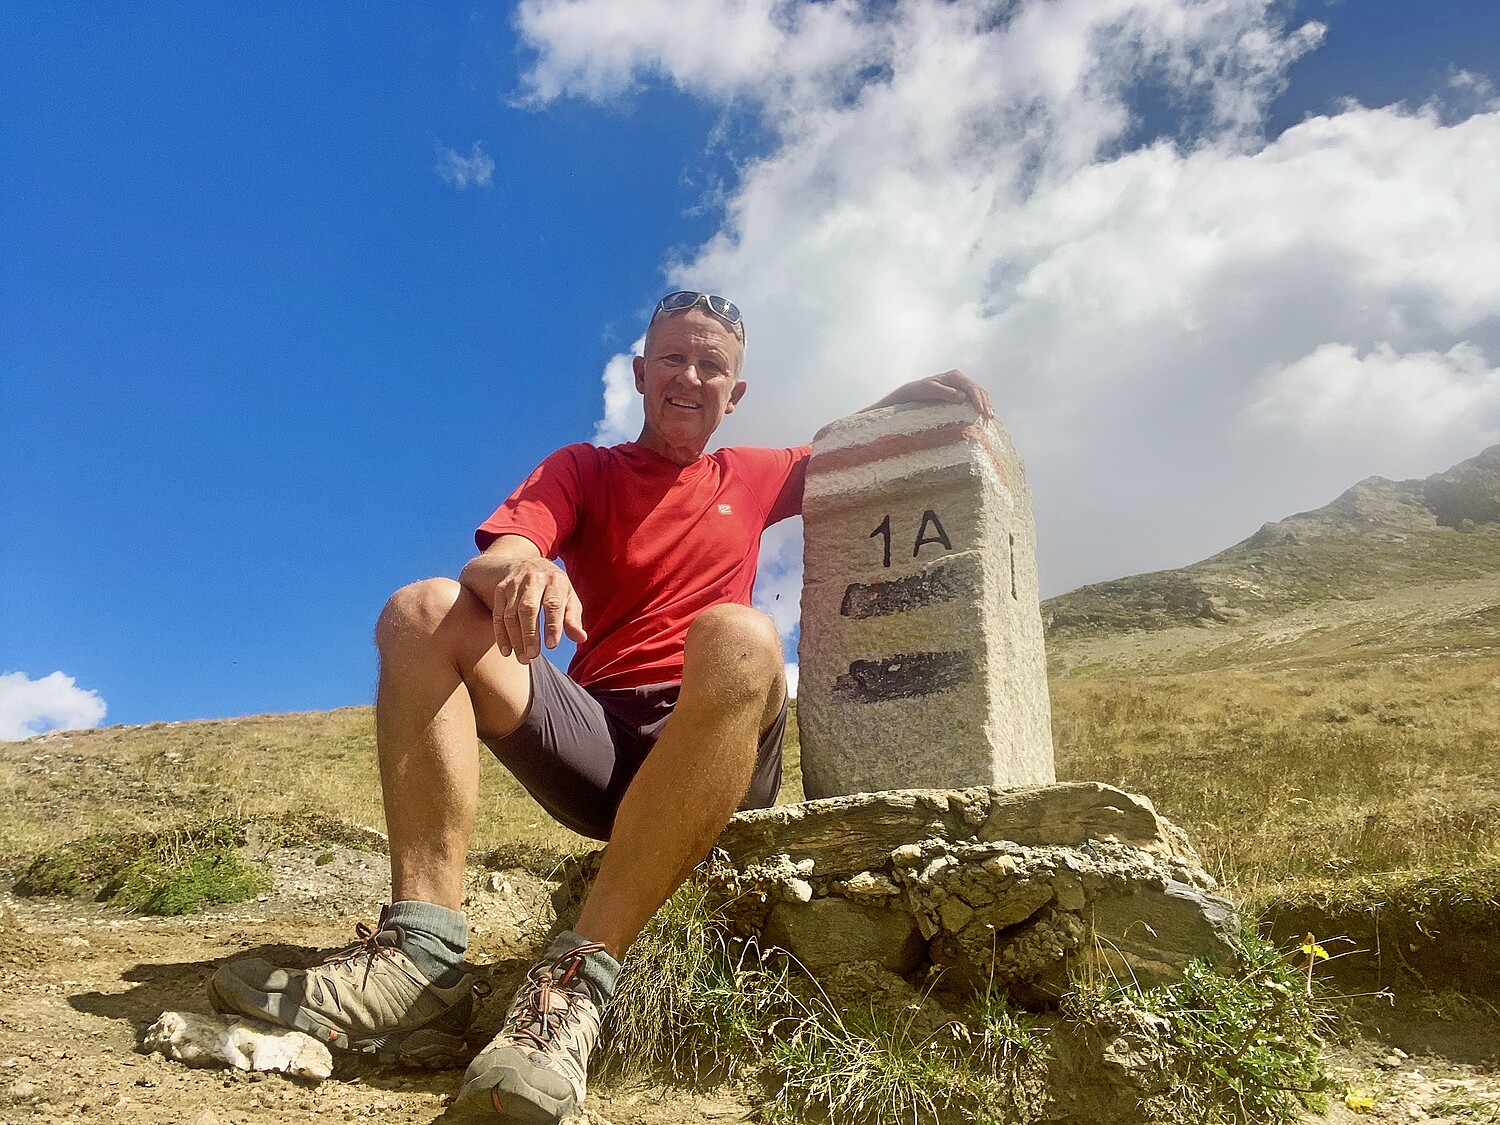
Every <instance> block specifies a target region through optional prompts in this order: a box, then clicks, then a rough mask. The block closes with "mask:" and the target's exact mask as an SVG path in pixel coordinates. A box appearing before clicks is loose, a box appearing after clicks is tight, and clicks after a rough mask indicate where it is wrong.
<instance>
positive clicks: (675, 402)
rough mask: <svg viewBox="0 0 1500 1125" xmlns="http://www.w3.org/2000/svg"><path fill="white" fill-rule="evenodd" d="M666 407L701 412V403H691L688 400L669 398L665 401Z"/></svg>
mask: <svg viewBox="0 0 1500 1125" xmlns="http://www.w3.org/2000/svg"><path fill="white" fill-rule="evenodd" d="M667 405H668V406H676V407H680V408H681V409H683V410H701V409H703V404H702V403H699V402H693V401H691V400H689V399H685V398H669V399H667Z"/></svg>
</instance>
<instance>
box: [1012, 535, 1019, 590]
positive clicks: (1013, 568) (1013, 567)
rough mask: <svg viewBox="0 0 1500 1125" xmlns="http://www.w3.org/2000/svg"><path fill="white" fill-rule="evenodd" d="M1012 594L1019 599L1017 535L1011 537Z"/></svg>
mask: <svg viewBox="0 0 1500 1125" xmlns="http://www.w3.org/2000/svg"><path fill="white" fill-rule="evenodd" d="M1010 596H1011V597H1012V598H1017V599H1019V598H1020V596H1021V595H1019V594H1017V593H1016V537H1015V536H1014V535H1012V536H1011V537H1010Z"/></svg>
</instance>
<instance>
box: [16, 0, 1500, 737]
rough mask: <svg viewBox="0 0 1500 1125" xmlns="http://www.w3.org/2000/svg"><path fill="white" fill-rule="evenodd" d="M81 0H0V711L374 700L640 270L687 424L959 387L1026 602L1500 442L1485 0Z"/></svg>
mask: <svg viewBox="0 0 1500 1125" xmlns="http://www.w3.org/2000/svg"><path fill="white" fill-rule="evenodd" d="M121 7H123V6H117V5H102V4H96V5H82V4H80V5H55V4H42V3H28V2H24V0H23V2H19V3H12V4H8V5H6V6H5V10H4V13H3V14H0V96H3V104H4V105H5V107H6V113H5V119H6V125H5V127H4V133H3V137H0V152H3V167H0V176H3V179H0V233H3V245H4V246H5V247H6V252H5V254H4V255H3V258H0V420H3V422H4V425H5V438H4V441H3V442H0V737H4V730H6V729H8V730H9V731H11V733H17V732H18V731H19V732H20V733H24V732H25V731H27V730H37V729H44V728H45V727H47V726H49V725H53V724H57V723H60V724H63V725H72V724H76V723H80V722H93V721H103V722H110V723H113V722H123V723H138V722H146V721H154V720H174V719H188V718H200V717H213V716H223V715H236V714H248V713H257V712H266V711H292V710H308V709H320V708H328V707H336V706H342V705H348V704H355V703H362V702H367V701H368V700H369V699H370V696H371V691H372V685H373V679H374V654H373V650H372V647H371V644H370V641H369V633H370V628H371V625H372V623H373V620H374V617H375V615H376V613H377V612H378V611H379V608H380V606H381V604H382V602H383V600H384V598H385V597H386V595H387V594H388V593H389V592H390V591H391V590H392V589H394V588H396V587H398V586H400V585H401V584H403V583H405V582H408V581H411V580H413V579H416V578H420V577H425V576H427V575H431V574H455V573H456V572H457V570H458V568H459V567H460V566H461V565H462V564H463V562H464V561H465V559H466V558H467V557H468V554H469V552H470V550H471V546H472V541H471V538H470V537H471V534H472V529H473V527H474V525H475V524H476V523H477V522H479V521H480V520H481V519H482V518H483V517H484V516H485V515H487V514H488V512H489V511H490V510H491V508H493V506H494V505H495V504H496V503H497V502H498V501H499V500H500V499H501V498H503V497H504V495H505V494H506V493H507V492H508V491H509V489H510V488H511V487H512V486H513V485H514V483H515V482H516V481H518V480H519V479H520V478H521V477H522V476H523V475H524V474H525V473H526V472H527V471H528V470H529V469H530V468H531V466H532V465H533V464H535V462H536V461H537V460H539V459H540V458H541V457H542V456H544V455H545V454H546V453H547V452H549V451H550V450H552V449H554V448H556V447H557V446H558V445H560V444H563V443H566V442H569V441H579V440H588V439H590V438H591V437H594V436H596V435H597V436H598V437H599V438H600V439H601V440H618V439H620V438H621V437H622V436H627V437H628V436H634V434H633V430H632V427H633V425H634V420H633V416H632V415H631V413H630V410H629V409H628V407H627V406H622V405H621V403H622V402H623V401H624V400H623V399H622V398H621V397H620V396H619V395H618V394H617V396H616V397H615V398H614V399H613V400H612V401H607V400H606V398H605V391H606V387H607V386H610V385H613V386H615V387H616V390H617V391H618V390H619V389H620V388H619V373H620V371H621V370H622V367H621V364H622V362H623V361H622V360H621V358H620V357H621V356H622V355H624V354H625V353H627V352H628V351H629V349H630V347H631V344H632V342H633V341H634V340H635V339H636V337H637V336H638V335H639V333H640V331H641V328H642V327H643V323H644V317H645V314H646V313H647V312H649V309H650V306H651V305H652V303H653V302H654V300H655V299H656V297H657V296H659V295H660V293H661V292H664V291H665V290H666V288H668V287H669V286H675V285H677V284H679V283H691V284H693V285H702V286H705V287H715V288H722V289H724V290H725V291H728V292H730V295H731V296H734V297H735V298H736V299H737V300H740V301H741V303H742V304H743V305H744V306H745V308H746V314H747V318H748V324H749V330H750V340H751V352H750V360H749V366H748V368H747V376H748V377H749V378H750V381H751V388H752V389H751V395H750V396H749V397H748V398H747V400H746V407H745V409H744V410H742V411H741V412H740V413H739V414H737V415H736V417H735V419H734V420H732V423H731V424H732V425H735V426H738V427H739V429H737V430H732V431H728V432H726V433H725V439H726V440H727V441H731V442H732V441H755V442H765V443H783V444H789V443H793V442H796V441H801V440H806V438H807V437H809V436H810V433H811V431H812V430H813V429H814V428H816V426H817V425H819V424H821V423H822V422H823V421H826V420H827V419H828V418H830V417H832V416H834V415H836V414H839V413H847V412H848V411H852V410H854V409H857V408H859V407H861V406H863V405H865V404H867V403H868V402H869V401H872V400H873V399H875V398H878V397H879V396H880V395H881V394H883V393H884V392H885V391H886V390H888V389H889V388H890V386H892V385H894V384H895V383H897V382H900V381H902V380H903V379H905V378H910V377H915V376H917V375H921V374H927V373H929V371H930V370H940V369H943V368H945V367H949V366H955V365H959V366H964V367H965V368H966V369H968V370H970V371H972V372H973V373H974V374H976V376H978V377H980V378H981V379H983V380H984V381H985V382H986V383H987V384H988V385H990V386H991V389H992V391H994V393H995V394H996V397H997V401H998V403H999V405H1000V409H1001V414H1002V419H1003V420H1004V421H1005V422H1006V424H1007V426H1008V427H1009V428H1010V429H1011V430H1012V433H1013V434H1014V435H1015V437H1016V440H1017V443H1018V445H1019V446H1020V449H1021V452H1022V454H1023V456H1025V457H1026V458H1027V461H1028V465H1029V466H1030V472H1031V483H1032V487H1033V490H1034V492H1035V494H1036V498H1037V513H1038V522H1039V535H1040V536H1041V561H1042V573H1043V583H1044V587H1045V591H1044V592H1045V593H1048V594H1053V593H1059V592H1061V591H1062V590H1064V589H1068V588H1071V587H1072V586H1074V585H1077V584H1079V583H1080V582H1084V581H1090V580H1096V579H1102V578H1108V577H1112V576H1116V575H1119V574H1125V573H1133V572H1136V571H1139V570H1144V569H1150V568H1152V567H1158V566H1174V565H1181V564H1184V563H1187V562H1190V561H1193V560H1194V559H1196V558H1199V557H1202V556H1203V555H1206V554H1208V553H1211V552H1212V551H1213V550H1216V549H1218V548H1220V547H1223V546H1225V545H1227V544H1228V543H1230V542H1233V541H1235V540H1236V539H1238V538H1242V537H1243V536H1245V535H1248V534H1250V533H1251V532H1253V531H1254V530H1255V528H1256V526H1258V524H1259V523H1260V522H1262V521H1263V520H1266V519H1273V518H1278V517H1279V516H1282V515H1285V514H1288V513H1289V512H1290V511H1293V510H1297V508H1299V507H1303V508H1305V507H1311V506H1316V505H1318V504H1321V503H1324V502H1326V501H1327V500H1328V499H1331V498H1332V496H1333V495H1334V494H1336V493H1337V492H1338V491H1340V490H1341V489H1342V488H1343V487H1345V486H1347V485H1348V484H1350V483H1352V482H1353V481H1354V480H1356V479H1359V478H1360V477H1363V476H1366V475H1370V474H1375V473H1380V474H1383V475H1388V476H1402V475H1417V474H1425V473H1428V472H1432V471H1436V470H1438V469H1441V468H1444V467H1446V466H1447V465H1449V464H1451V463H1453V462H1454V461H1457V460H1460V459H1462V458H1464V457H1467V456H1472V455H1473V454H1474V453H1477V452H1478V451H1479V449H1480V448H1482V447H1483V445H1485V444H1488V443H1491V442H1493V441H1496V440H1500V372H1497V365H1500V327H1497V326H1500V297H1497V288H1500V283H1497V281H1496V279H1495V278H1494V277H1493V276H1492V274H1493V273H1494V270H1495V269H1496V267H1495V266H1493V265H1486V264H1485V263H1486V262H1493V261H1495V260H1500V256H1497V255H1496V253H1495V252H1496V250H1497V249H1500V246H1497V238H1500V236H1497V233H1496V230H1495V219H1494V215H1495V214H1500V207H1490V208H1487V207H1486V206H1485V204H1487V203H1489V202H1492V201H1494V196H1493V190H1494V189H1492V188H1489V187H1488V186H1485V183H1484V182H1485V181H1493V180H1497V179H1500V177H1497V176H1493V175H1492V174H1491V173H1493V172H1494V171H1495V168H1496V164H1495V160H1496V151H1497V149H1500V140H1497V137H1500V124H1497V122H1500V113H1497V109H1496V102H1495V94H1494V90H1493V88H1492V87H1491V86H1490V85H1489V81H1490V80H1491V79H1496V80H1500V5H1497V4H1494V3H1491V2H1483V3H1481V2H1478V0H1474V2H1467V3H1465V2H1457V0H1434V2H1432V3H1427V4H1424V5H1420V6H1416V5H1410V4H1403V3H1353V2H1350V3H1344V4H1332V5H1330V4H1324V3H1309V4H1303V5H1301V6H1299V7H1297V8H1275V7H1271V8H1268V7H1267V6H1266V5H1264V4H1262V3H1252V2H1249V0H1243V2H1242V0H1222V2H1220V3H1218V4H1215V5H1206V4H1199V3H1188V2H1186V0H1140V2H1139V3H1135V4H1132V3H1129V2H1127V0H1118V2H1113V0H1112V3H1111V4H1109V5H1095V8H1099V9H1102V8H1114V9H1117V10H1118V18H1117V19H1115V20H1113V21H1112V22H1110V23H1108V24H1107V25H1101V28H1100V29H1096V33H1095V34H1092V35H1090V36H1088V37H1085V38H1082V39H1073V40H1069V39H1068V38H1067V36H1068V35H1070V34H1072V32H1070V31H1069V30H1068V28H1067V27H1066V26H1065V25H1064V24H1063V23H1061V22H1056V21H1059V20H1060V17H1061V15H1063V14H1066V12H1067V10H1068V9H1069V8H1070V7H1072V8H1074V9H1077V10H1083V8H1080V7H1079V5H1078V4H1077V3H1073V4H1071V5H1070V4H1069V3H1060V4H1052V5H1049V4H1041V3H1029V4H1017V5H1011V6H1007V5H998V4H986V3H982V2H980V0H971V2H969V3H963V4H957V5H941V4H936V3H932V2H928V0H908V2H898V3H894V4H883V5H878V6H875V7H874V8H869V9H861V8H860V7H859V6H858V5H855V4H819V5H791V4H785V3H776V2H774V0H745V2H742V3H733V4H729V3H725V4H714V3H708V4H702V5H697V6H693V7H691V8H690V9H681V8H680V7H675V6H671V5H664V4H658V3H655V2H652V3H644V2H643V3H641V4H639V5H638V6H636V5H613V6H609V5H604V4H603V0H567V2H561V0H559V2H550V0H529V2H528V3H525V4H523V5H521V6H519V7H511V6H508V5H486V6H474V7H459V6H450V7H444V8H442V9H441V10H439V11H432V10H425V9H419V8H416V7H415V6H413V7H411V8H389V7H374V8H372V7H370V6H367V5H336V4H320V5H313V6H306V5H273V4H266V5H257V6H255V7H253V8H235V7H228V8H225V7H214V8H211V9H205V8H204V7H203V6H201V5H189V4H181V5H164V4H140V5H131V6H129V7H130V9H131V10H130V11H129V12H128V13H122V12H121V11H120V8H121ZM1083 7H1085V8H1086V6H1083ZM1209 9H1214V10H1216V11H1219V15H1216V16H1214V17H1213V18H1211V19H1210V18H1208V17H1207V16H1206V15H1205V13H1206V12H1208V10H1209ZM1007 13H1008V14H1007ZM627 15H628V16H629V17H630V18H629V21H628V22H627V23H626V24H625V25H623V26H617V24H616V22H614V21H618V20H619V19H621V18H624V17H625V16H627ZM1001 15H1004V17H1005V18H1004V19H1003V20H1001V19H1000V18H999V16H1001ZM966 20H967V22H965V21H966ZM1001 23H1003V24H1004V26H1003V27H998V28H997V26H996V25H997V24H1001ZM945 36H946V37H948V41H947V42H945V41H944V38H943V37H945ZM971 48H972V49H973V53H974V55H975V57H974V58H973V59H971V60H969V62H968V63H967V64H966V63H965V59H966V57H967V55H966V52H967V51H969V50H970V49H971ZM934 53H936V54H934ZM934 57H942V58H947V59H949V60H951V66H948V67H935V66H934V65H933V63H932V59H933V58H934ZM1078 57H1083V59H1084V61H1083V62H1081V63H1080V62H1075V61H1072V60H1074V59H1076V58H1078ZM1018 59H1024V60H1026V61H1025V62H1018V61H1014V60H1018ZM1036 60H1041V61H1036ZM965 65H972V66H973V67H975V68H976V69H975V70H974V74H975V75H979V76H982V78H983V81H975V80H973V79H972V78H970V79H966V78H965V77H964V73H963V68H964V66H965ZM1026 67H1035V68H1036V73H1034V74H1027V73H1022V72H1024V71H1025V69H1026ZM1013 73H1014V78H1012V77H1011V75H1012V74H1013ZM991 76H998V77H996V78H995V86H994V88H993V89H991V90H986V89H984V82H985V81H988V80H989V78H990V77H991ZM1006 82H1014V84H1015V85H1013V86H1010V87H1007V86H1006ZM976 89H977V90H979V91H980V92H979V93H975V91H976ZM1016 90H1024V91H1025V92H1026V96H1027V97H1028V98H1034V99H1036V102H1035V104H1033V105H1031V107H1030V109H1029V110H1028V113H1029V114H1030V116H1029V117H1028V118H1027V120H1028V121H1030V122H1031V125H1030V126H1029V127H1024V128H1023V126H1022V124H1021V123H1020V118H1013V116H1008V115H1012V114H1013V112H1014V111H1013V107H1014V105H1015V103H1016V96H1015V93H1016ZM1037 91H1041V92H1040V93H1038V92H1037ZM984 98H990V99H992V100H991V101H988V102H986V101H985V100H984ZM1356 103H1357V104H1356ZM1393 106H1394V107H1395V108H1390V109H1385V107H1393ZM1423 106H1426V107H1427V109H1426V110H1425V111H1424V110H1423V109H1422V108H1421V107H1423ZM1132 114H1133V117H1132V116H1131V115H1132ZM1122 115H1123V116H1122ZM1319 115H1321V121H1322V122H1326V124H1318V123H1315V124H1314V125H1313V126H1309V125H1308V124H1307V121H1308V119H1309V118H1310V117H1318V116H1319ZM903 122H907V123H908V124H907V125H903ZM976 123H978V124H976ZM1018 168H1027V169H1031V173H1030V174H1028V175H1027V176H1024V177H1023V176H1019V175H1016V174H1015V170H1016V169H1018ZM1392 182H1395V183H1397V184H1398V185H1399V186H1400V191H1399V193H1398V194H1396V195H1394V196H1389V195H1382V191H1386V190H1388V189H1387V188H1383V187H1382V186H1381V185H1389V184H1390V183H1392ZM1455 183H1456V184H1457V185H1458V186H1454V185H1455ZM1485 192H1488V193H1490V194H1483V193H1485ZM1475 193H1480V194H1475ZM1320 209H1321V210H1320ZM1486 210H1488V211H1489V214H1488V215H1485V214H1483V212H1484V211H1486ZM1283 219H1285V221H1283ZM1393 224H1394V225H1393ZM952 247H962V248H963V251H962V253H961V254H960V253H957V252H953V253H950V249H951V248H952ZM1371 247H1387V248H1388V253H1387V252H1386V251H1378V252H1377V250H1374V249H1371ZM1411 248H1416V249H1415V250H1414V249H1411ZM1381 253H1385V255H1386V256H1384V257H1381V256H1380V255H1381ZM1467 254H1472V255H1473V258H1472V262H1470V261H1468V260H1467V259H1465V258H1464V255H1467ZM1101 279H1102V280H1101ZM1096 285H1097V286H1100V287H1101V288H1099V289H1097V291H1096V290H1094V289H1091V288H1090V287H1091V286H1096ZM1299 285H1306V286H1309V287H1310V289H1309V290H1308V291H1309V292H1311V293H1313V294H1314V299H1313V300H1312V301H1311V304H1312V305H1313V306H1314V308H1313V310H1312V311H1309V308H1308V306H1309V301H1308V300H1306V299H1297V295H1298V293H1299V290H1298V286H1299ZM1174 365H1179V366H1180V368H1181V369H1180V370H1179V369H1178V366H1174ZM1085 375H1086V377H1085ZM612 377H613V379H614V382H613V384H611V383H610V380H611V378H612ZM601 380H604V381H603V382H601ZM1414 403H1415V404H1416V406H1414V405H1413V404H1414ZM1209 456H1211V459H1212V460H1213V462H1214V464H1215V465H1216V466H1217V467H1216V468H1215V469H1214V471H1204V469H1203V465H1204V459H1205V457H1209ZM1122 479H1128V480H1129V481H1131V482H1132V483H1130V484H1129V485H1127V484H1124V483H1122ZM795 536H796V531H795V529H792V531H791V532H789V533H787V534H783V535H782V536H781V537H780V538H779V539H777V540H776V541H775V542H773V543H772V544H770V545H769V546H768V551H767V556H766V563H765V577H766V584H767V585H766V588H767V590H768V591H769V590H770V589H772V588H773V587H774V588H775V589H777V590H778V591H780V592H782V593H783V594H784V595H788V596H783V597H782V599H781V600H780V602H779V603H778V605H780V606H782V607H783V614H782V620H781V622H780V623H781V624H782V626H783V629H784V630H785V631H786V632H787V634H788V635H789V636H792V635H794V628H795V620H794V618H788V617H786V616H785V610H784V607H785V606H787V605H794V604H795V588H796V583H797V580H798V570H797V564H796V555H797V540H796V538H795ZM767 596H770V595H767ZM789 655H790V654H789ZM54 673H58V674H60V675H56V676H54V675H53V674H54ZM39 685H40V686H39ZM89 692H92V693H96V698H97V701H98V702H97V703H95V702H91V701H90V698H91V697H87V696H85V695H84V694H83V693H89ZM98 703H102V704H107V708H108V710H107V714H106V715H104V716H100V715H98V714H97V713H96V712H97V710H98ZM70 708H71V709H70ZM5 723H9V724H10V725H9V727H5V726H4V724H5Z"/></svg>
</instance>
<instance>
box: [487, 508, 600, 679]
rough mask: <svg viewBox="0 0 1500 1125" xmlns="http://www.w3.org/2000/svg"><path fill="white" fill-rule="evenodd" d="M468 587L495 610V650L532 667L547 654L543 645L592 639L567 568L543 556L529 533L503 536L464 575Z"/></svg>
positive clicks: (548, 645) (551, 645)
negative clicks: (543, 653)
mask: <svg viewBox="0 0 1500 1125" xmlns="http://www.w3.org/2000/svg"><path fill="white" fill-rule="evenodd" d="M458 580H459V582H461V583H462V584H463V586H464V588H465V589H467V590H469V591H470V592H471V593H472V594H473V595H474V596H475V597H477V598H478V599H479V600H480V601H482V602H483V603H484V604H485V605H486V606H488V607H489V610H490V613H491V614H492V615H493V616H494V620H495V647H497V648H498V649H499V650H500V654H501V655H502V656H510V655H511V654H512V653H514V654H515V657H516V659H517V660H519V661H520V662H521V663H522V664H530V663H531V662H532V661H533V660H535V659H536V658H537V657H539V656H540V655H541V654H542V642H543V641H544V640H545V642H546V645H547V647H548V648H556V647H557V645H558V642H560V641H561V640H562V637H563V634H564V633H567V635H568V636H569V637H571V638H572V639H573V640H575V641H584V640H587V639H588V634H587V633H585V632H584V630H583V603H582V602H580V601H579V600H578V594H577V593H576V592H574V590H573V583H572V582H570V581H569V580H568V575H567V573H566V572H565V571H564V570H563V568H562V567H560V566H558V565H557V564H556V563H554V562H552V561H550V560H549V559H544V558H542V552H541V551H540V550H538V549H537V545H536V544H535V543H533V542H532V541H531V540H530V539H527V538H526V537H525V536H524V535H502V536H500V538H498V539H496V540H495V541H494V542H493V543H491V544H490V545H489V546H488V547H487V548H485V551H484V554H482V555H480V556H479V557H478V558H475V559H471V560H469V563H468V565H466V566H465V567H464V569H463V572H462V573H461V574H460V575H459V576H458Z"/></svg>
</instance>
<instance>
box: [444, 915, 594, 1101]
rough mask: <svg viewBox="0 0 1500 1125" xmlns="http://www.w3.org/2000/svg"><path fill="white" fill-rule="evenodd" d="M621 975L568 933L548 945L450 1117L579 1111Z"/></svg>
mask: <svg viewBox="0 0 1500 1125" xmlns="http://www.w3.org/2000/svg"><path fill="white" fill-rule="evenodd" d="M619 971H620V966H619V964H618V963H617V962H616V961H615V959H614V958H613V957H611V956H610V955H609V954H608V953H606V952H604V946H603V945H601V944H600V943H598V942H595V941H584V940H583V939H582V938H580V937H578V935H577V934H574V933H564V934H563V935H562V936H561V937H560V938H558V940H557V941H554V942H553V944H552V948H551V949H549V950H548V951H547V956H546V957H545V958H544V959H543V960H542V962H541V963H540V964H539V965H537V966H536V968H534V969H532V970H531V972H530V973H528V974H527V976H526V980H525V982H524V983H523V984H522V985H521V990H520V991H519V992H517V993H516V998H515V1000H514V1001H513V1002H512V1003H511V1006H510V1014H509V1015H507V1016H506V1017H505V1024H504V1026H503V1027H502V1028H501V1029H500V1034H498V1035H497V1036H495V1038H494V1039H493V1040H492V1041H491V1042H490V1045H489V1046H488V1047H486V1048H485V1049H484V1050H483V1051H480V1052H479V1054H478V1055H477V1056H475V1058H474V1061H473V1062H471V1063H470V1064H469V1069H468V1070H467V1071H465V1072H464V1084H463V1089H461V1090H460V1091H459V1093H458V1098H457V1099H456V1100H455V1101H454V1103H453V1110H454V1113H455V1114H456V1115H457V1116H459V1117H469V1118H473V1117H475V1116H478V1117H498V1118H503V1119H504V1120H505V1121H507V1122H532V1123H540V1122H555V1121H559V1120H561V1119H562V1118H564V1117H566V1116H567V1115H568V1114H571V1113H576V1112H578V1109H579V1107H580V1106H582V1105H583V1097H584V1092H585V1088H586V1086H587V1080H588V1062H589V1054H590V1052H592V1051H593V1049H594V1043H595V1042H596V1041H597V1040H598V1038H599V1021H600V1019H601V1018H602V1017H603V1015H604V1009H605V1007H606V1006H607V1005H608V1003H609V1000H610V996H611V995H612V993H613V992H614V983H615V977H616V976H617V975H618V974H619Z"/></svg>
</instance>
